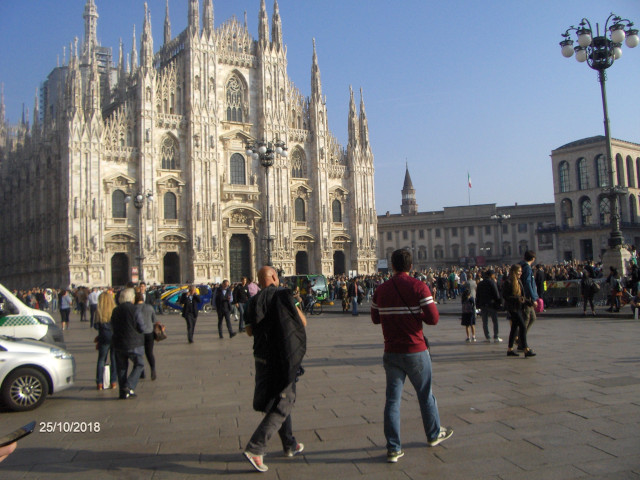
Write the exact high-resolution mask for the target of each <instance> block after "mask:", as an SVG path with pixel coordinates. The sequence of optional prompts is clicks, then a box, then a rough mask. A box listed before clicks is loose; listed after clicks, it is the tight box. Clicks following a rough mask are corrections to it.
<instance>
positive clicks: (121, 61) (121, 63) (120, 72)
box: [118, 39, 126, 89]
mask: <svg viewBox="0 0 640 480" xmlns="http://www.w3.org/2000/svg"><path fill="white" fill-rule="evenodd" d="M118 53H119V57H118V88H119V89H122V88H124V85H125V79H126V75H125V66H124V63H125V62H124V44H123V43H122V39H120V47H119V49H118Z"/></svg>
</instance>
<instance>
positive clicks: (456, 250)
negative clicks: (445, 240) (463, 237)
mask: <svg viewBox="0 0 640 480" xmlns="http://www.w3.org/2000/svg"><path fill="white" fill-rule="evenodd" d="M451 256H452V257H453V258H460V245H458V244H455V245H451Z"/></svg>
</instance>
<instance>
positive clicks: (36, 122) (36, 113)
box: [31, 87, 40, 135]
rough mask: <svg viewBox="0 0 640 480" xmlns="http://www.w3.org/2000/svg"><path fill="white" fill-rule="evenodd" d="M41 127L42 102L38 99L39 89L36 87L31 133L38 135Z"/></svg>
mask: <svg viewBox="0 0 640 480" xmlns="http://www.w3.org/2000/svg"><path fill="white" fill-rule="evenodd" d="M39 127H40V100H39V98H38V87H36V95H35V99H34V101H33V127H31V129H32V130H31V131H32V132H33V134H34V135H36V134H37V133H38V131H39Z"/></svg>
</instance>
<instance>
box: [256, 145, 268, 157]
mask: <svg viewBox="0 0 640 480" xmlns="http://www.w3.org/2000/svg"><path fill="white" fill-rule="evenodd" d="M258 153H261V154H263V155H264V154H265V153H267V147H265V146H264V145H260V146H259V147H258Z"/></svg>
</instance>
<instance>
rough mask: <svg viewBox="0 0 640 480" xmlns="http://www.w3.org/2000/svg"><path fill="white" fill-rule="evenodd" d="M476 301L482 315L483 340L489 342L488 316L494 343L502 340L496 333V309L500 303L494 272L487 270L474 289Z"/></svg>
mask: <svg viewBox="0 0 640 480" xmlns="http://www.w3.org/2000/svg"><path fill="white" fill-rule="evenodd" d="M476 295H477V299H476V303H477V305H478V308H480V313H481V315H482V330H483V331H484V338H485V342H488V343H489V342H491V336H490V334H489V317H491V321H492V322H493V341H494V343H500V342H502V339H501V338H500V336H499V335H498V309H499V308H500V305H501V303H502V298H501V297H500V291H499V290H498V284H497V283H496V272H495V271H494V270H491V269H489V270H487V271H486V272H485V273H484V279H483V280H482V281H481V282H480V283H479V284H478V288H477V291H476Z"/></svg>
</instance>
